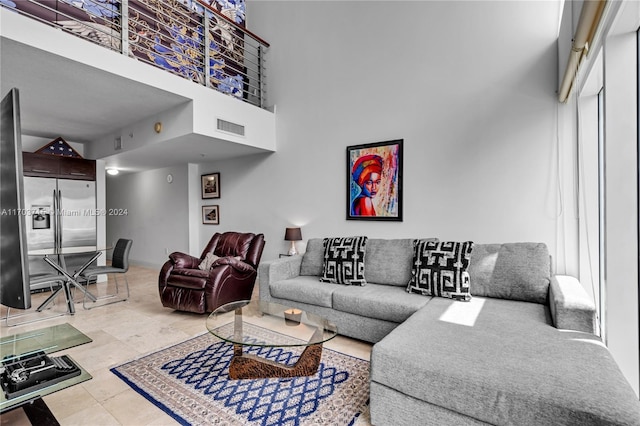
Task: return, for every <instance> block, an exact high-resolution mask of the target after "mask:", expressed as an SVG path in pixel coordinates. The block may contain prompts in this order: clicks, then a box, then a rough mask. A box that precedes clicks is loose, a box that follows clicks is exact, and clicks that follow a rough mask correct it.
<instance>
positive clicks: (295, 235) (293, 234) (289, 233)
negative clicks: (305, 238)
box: [284, 228, 302, 256]
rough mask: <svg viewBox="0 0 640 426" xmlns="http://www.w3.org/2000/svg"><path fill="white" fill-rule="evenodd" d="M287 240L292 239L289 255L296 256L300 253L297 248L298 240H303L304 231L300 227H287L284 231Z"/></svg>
mask: <svg viewBox="0 0 640 426" xmlns="http://www.w3.org/2000/svg"><path fill="white" fill-rule="evenodd" d="M284 239H285V241H291V247H290V248H289V253H287V254H288V255H289V256H294V255H296V254H298V250H296V241H301V240H302V231H301V230H300V228H287V230H286V231H285V233H284Z"/></svg>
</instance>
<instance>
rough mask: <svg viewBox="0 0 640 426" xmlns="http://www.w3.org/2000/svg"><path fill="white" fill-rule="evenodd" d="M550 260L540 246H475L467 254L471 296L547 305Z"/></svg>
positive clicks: (512, 244) (517, 244) (545, 248)
mask: <svg viewBox="0 0 640 426" xmlns="http://www.w3.org/2000/svg"><path fill="white" fill-rule="evenodd" d="M550 263H551V260H550V259H549V251H548V249H547V246H546V245H545V244H543V243H506V244H476V245H475V246H474V248H473V253H471V262H470V264H469V276H470V279H471V294H473V295H474V296H488V297H496V298H501V299H512V300H522V301H526V302H535V303H543V304H544V303H547V300H548V299H547V297H548V293H549V283H550V280H551V267H550Z"/></svg>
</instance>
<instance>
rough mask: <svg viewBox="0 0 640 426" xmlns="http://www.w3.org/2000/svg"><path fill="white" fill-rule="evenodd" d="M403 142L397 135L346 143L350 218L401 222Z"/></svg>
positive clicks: (347, 206)
mask: <svg viewBox="0 0 640 426" xmlns="http://www.w3.org/2000/svg"><path fill="white" fill-rule="evenodd" d="M403 145H404V140H403V139H395V140H390V141H384V142H375V143H368V144H361V145H352V146H348V147H347V170H346V172H347V188H346V190H347V191H346V195H347V200H346V212H347V220H371V221H395V222H402V167H403V155H404V153H403V151H404V147H403ZM371 177H373V178H374V179H373V180H372V179H367V178H371Z"/></svg>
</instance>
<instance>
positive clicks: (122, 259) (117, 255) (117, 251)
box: [80, 238, 133, 309]
mask: <svg viewBox="0 0 640 426" xmlns="http://www.w3.org/2000/svg"><path fill="white" fill-rule="evenodd" d="M132 244H133V240H128V239H126V238H120V239H119V240H118V241H117V242H116V246H115V247H114V249H113V254H112V255H111V265H106V266H94V267H91V268H87V269H85V270H84V271H83V272H82V274H81V275H80V278H81V279H82V280H84V281H85V282H86V284H89V281H90V280H91V278H93V277H97V276H98V275H109V274H113V278H114V281H115V293H111V294H105V295H103V296H97V297H96V301H95V302H92V303H90V304H87V295H86V293H85V297H84V299H83V301H82V306H83V307H84V309H92V308H97V307H99V306H105V305H110V304H112V303H117V302H124V301H125V300H127V299H129V280H127V275H126V273H127V271H128V270H129V252H130V251H131V245H132ZM118 274H122V275H123V278H124V283H125V288H126V296H125V297H118V296H120V289H119V283H118ZM97 285H98V283H97V282H96V286H97ZM105 299H114V300H111V301H109V302H107V303H100V304H97V305H93V303H96V302H97V301H99V300H105Z"/></svg>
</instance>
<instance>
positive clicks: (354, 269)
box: [320, 237, 367, 285]
mask: <svg viewBox="0 0 640 426" xmlns="http://www.w3.org/2000/svg"><path fill="white" fill-rule="evenodd" d="M366 245H367V237H339V238H325V239H324V240H323V246H324V263H323V264H322V277H321V278H320V281H322V282H325V283H334V284H347V285H365V284H366V283H367V281H366V280H365V278H364V253H365V248H366Z"/></svg>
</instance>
